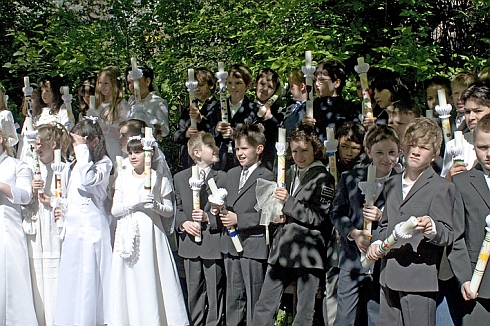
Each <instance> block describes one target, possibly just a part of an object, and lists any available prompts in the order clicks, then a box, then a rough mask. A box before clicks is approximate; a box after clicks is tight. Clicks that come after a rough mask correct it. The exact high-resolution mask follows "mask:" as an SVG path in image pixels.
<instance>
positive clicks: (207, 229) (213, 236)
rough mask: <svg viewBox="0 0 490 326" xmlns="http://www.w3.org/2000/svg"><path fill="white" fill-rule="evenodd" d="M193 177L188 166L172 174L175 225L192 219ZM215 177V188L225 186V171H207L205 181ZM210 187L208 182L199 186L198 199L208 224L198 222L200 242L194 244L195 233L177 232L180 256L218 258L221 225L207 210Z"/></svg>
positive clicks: (208, 207) (216, 217) (219, 253)
mask: <svg viewBox="0 0 490 326" xmlns="http://www.w3.org/2000/svg"><path fill="white" fill-rule="evenodd" d="M191 176H192V172H191V168H188V169H186V170H184V171H181V172H179V173H177V174H176V175H175V176H174V185H175V198H176V202H177V214H176V225H177V226H180V225H181V224H182V223H183V222H185V221H192V210H193V204H192V190H191V188H190V186H189V179H190V178H191ZM210 178H214V180H215V182H216V186H217V187H218V188H224V186H225V181H226V173H225V172H222V171H214V170H210V171H209V173H208V175H207V176H206V180H209V179H210ZM210 194H211V190H210V189H209V186H208V184H207V182H206V183H205V184H204V185H203V186H202V187H201V192H200V199H201V209H202V210H204V211H205V212H206V213H208V217H209V223H202V224H201V232H202V236H201V239H202V241H201V242H200V243H196V242H195V241H194V236H191V235H189V234H187V233H186V232H183V233H180V235H179V236H180V243H179V256H181V257H184V258H197V257H200V258H203V259H220V258H222V256H221V251H220V249H219V243H220V238H221V231H222V230H223V225H222V224H221V220H220V219H219V217H218V216H214V215H213V214H211V213H210V212H209V211H210V209H211V204H210V203H208V196H209V195H210Z"/></svg>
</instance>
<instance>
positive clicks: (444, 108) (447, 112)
mask: <svg viewBox="0 0 490 326" xmlns="http://www.w3.org/2000/svg"><path fill="white" fill-rule="evenodd" d="M437 97H438V99H439V105H436V107H435V110H436V112H437V114H438V115H439V118H440V119H441V125H442V133H443V134H444V142H445V143H446V144H447V142H448V141H450V140H451V123H450V122H449V117H450V116H451V109H452V107H451V104H449V103H447V102H446V91H445V90H443V89H438V90H437Z"/></svg>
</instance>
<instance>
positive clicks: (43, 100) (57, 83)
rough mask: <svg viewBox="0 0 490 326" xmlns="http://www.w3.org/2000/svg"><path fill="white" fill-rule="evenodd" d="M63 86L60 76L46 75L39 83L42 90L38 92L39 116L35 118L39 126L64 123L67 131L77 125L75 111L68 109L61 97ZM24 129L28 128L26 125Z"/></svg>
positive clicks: (37, 110)
mask: <svg viewBox="0 0 490 326" xmlns="http://www.w3.org/2000/svg"><path fill="white" fill-rule="evenodd" d="M61 86H62V83H61V80H60V78H59V77H55V78H53V77H46V78H44V79H42V80H41V82H40V83H39V89H40V92H38V99H37V100H36V101H35V103H37V104H38V105H39V107H38V108H37V109H36V112H38V116H36V117H35V119H34V121H35V123H36V125H37V126H40V125H43V124H46V123H49V122H57V123H59V124H61V125H63V126H64V127H65V128H66V130H67V131H70V130H71V129H72V128H73V126H75V117H74V116H73V112H72V111H71V110H70V111H68V110H67V109H66V106H65V105H64V102H63V100H62V99H61V93H60V87H61ZM24 129H26V128H25V127H24Z"/></svg>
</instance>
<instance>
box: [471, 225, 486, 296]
mask: <svg viewBox="0 0 490 326" xmlns="http://www.w3.org/2000/svg"><path fill="white" fill-rule="evenodd" d="M485 222H486V224H487V226H486V227H485V231H486V232H485V238H484V240H483V242H482V244H481V249H480V254H479V255H478V261H477V262H476V266H475V270H474V272H473V276H472V277H471V281H470V290H471V292H473V293H474V294H477V293H478V289H479V288H480V284H481V281H482V278H483V274H484V273H485V269H486V268H487V263H488V257H489V255H490V215H487V217H486V218H485Z"/></svg>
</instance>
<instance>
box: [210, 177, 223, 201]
mask: <svg viewBox="0 0 490 326" xmlns="http://www.w3.org/2000/svg"><path fill="white" fill-rule="evenodd" d="M208 186H209V189H211V193H212V194H213V196H215V197H219V196H220V194H219V191H218V187H217V186H216V182H214V179H213V178H210V179H209V180H208Z"/></svg>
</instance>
